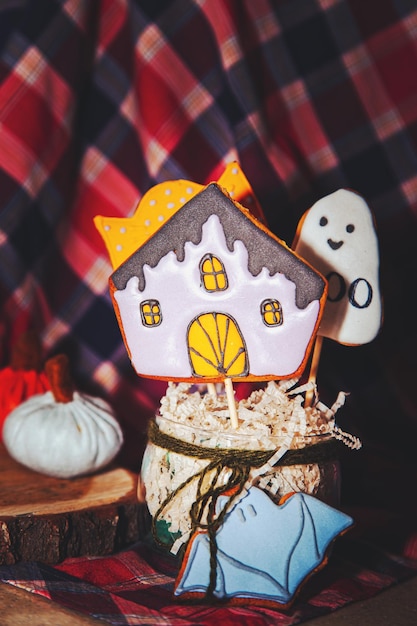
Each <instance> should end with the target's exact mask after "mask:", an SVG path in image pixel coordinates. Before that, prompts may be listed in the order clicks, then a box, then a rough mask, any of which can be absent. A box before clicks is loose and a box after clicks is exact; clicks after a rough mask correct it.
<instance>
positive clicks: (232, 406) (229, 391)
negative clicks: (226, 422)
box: [224, 378, 239, 428]
mask: <svg viewBox="0 0 417 626" xmlns="http://www.w3.org/2000/svg"><path fill="white" fill-rule="evenodd" d="M224 388H225V390H226V397H227V404H228V406H229V412H230V419H231V420H232V426H233V428H237V427H238V426H239V422H238V419H237V408H236V402H235V392H234V389H233V383H232V379H231V378H225V379H224Z"/></svg>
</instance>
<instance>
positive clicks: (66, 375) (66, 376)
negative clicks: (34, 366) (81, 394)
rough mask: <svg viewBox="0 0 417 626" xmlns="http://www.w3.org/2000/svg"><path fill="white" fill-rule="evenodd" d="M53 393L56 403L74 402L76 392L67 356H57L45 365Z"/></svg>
mask: <svg viewBox="0 0 417 626" xmlns="http://www.w3.org/2000/svg"><path fill="white" fill-rule="evenodd" d="M45 372H46V375H47V377H48V381H49V384H50V386H51V391H52V393H53V396H54V399H55V401H56V402H62V403H65V402H72V400H73V395H74V391H75V387H74V383H73V380H72V378H71V374H70V371H69V364H68V357H67V355H66V354H57V355H56V356H53V357H51V358H50V359H48V360H47V361H46V363H45Z"/></svg>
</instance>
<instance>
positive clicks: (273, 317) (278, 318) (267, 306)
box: [261, 298, 284, 326]
mask: <svg viewBox="0 0 417 626" xmlns="http://www.w3.org/2000/svg"><path fill="white" fill-rule="evenodd" d="M261 315H262V319H263V321H264V323H265V324H266V325H267V326H281V324H282V323H283V321H284V319H283V315H282V307H281V304H280V303H279V302H278V300H275V299H273V298H271V299H268V300H263V302H262V303H261Z"/></svg>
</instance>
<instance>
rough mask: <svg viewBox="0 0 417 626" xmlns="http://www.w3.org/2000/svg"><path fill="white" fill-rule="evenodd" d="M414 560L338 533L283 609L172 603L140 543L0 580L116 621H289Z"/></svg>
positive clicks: (202, 624) (375, 588)
mask: <svg viewBox="0 0 417 626" xmlns="http://www.w3.org/2000/svg"><path fill="white" fill-rule="evenodd" d="M416 567H417V565H416V564H414V566H412V565H411V564H410V563H407V562H405V561H404V560H400V559H398V558H394V557H392V556H391V555H389V554H386V553H384V552H382V551H381V550H375V549H374V548H372V547H371V546H369V545H367V544H365V543H360V542H358V543H356V542H355V543H352V542H349V541H345V540H343V539H342V540H341V541H340V542H339V543H337V544H336V546H335V549H334V552H333V554H332V556H331V559H330V562H329V564H328V565H327V567H326V568H325V569H324V570H322V571H321V572H319V573H318V574H316V575H315V576H314V577H313V578H311V579H310V580H309V581H308V582H307V583H306V585H305V586H304V587H303V589H302V591H301V594H300V596H299V597H298V599H297V601H296V603H295V604H294V606H293V607H292V608H291V609H289V610H288V611H285V612H283V611H280V610H278V606H277V610H274V609H271V608H264V607H261V606H256V605H249V604H248V606H244V607H230V606H229V607H228V606H219V607H215V606H210V605H208V604H204V603H203V604H192V603H186V604H181V603H180V602H173V601H172V590H173V576H172V574H173V572H172V571H170V569H171V570H172V567H171V566H170V564H169V563H168V562H167V561H166V559H165V558H164V557H163V556H160V555H157V554H155V553H154V552H150V551H149V550H148V549H147V547H146V546H145V545H142V544H140V545H138V546H135V547H133V548H132V549H130V550H128V551H126V552H122V553H121V554H119V555H116V556H112V557H109V558H99V559H95V558H91V557H90V558H84V559H69V560H68V561H66V562H65V563H63V564H62V565H61V566H59V567H55V568H52V567H48V566H47V565H41V564H39V563H21V564H19V565H17V566H14V567H11V568H7V567H0V580H4V581H6V582H9V583H11V584H13V585H16V586H18V587H21V588H23V589H26V590H28V591H31V592H35V593H37V594H39V595H42V596H44V597H46V598H50V599H52V600H54V601H55V602H58V603H59V604H61V605H63V606H65V607H67V608H70V609H73V610H76V611H78V612H81V613H84V614H88V615H90V616H92V617H96V618H99V619H102V620H104V621H106V622H109V623H110V624H113V626H124V625H130V626H140V625H143V626H144V625H145V624H146V625H149V624H154V625H155V626H192V625H197V626H217V625H218V624H221V625H222V626H229V624H239V625H240V626H267V625H269V624H271V625H272V624H280V625H281V626H290V625H292V624H299V623H301V622H304V621H306V620H309V619H313V618H314V617H319V616H320V615H325V614H326V613H328V612H329V611H330V610H336V609H337V608H340V607H342V606H345V605H346V604H349V603H350V602H353V601H355V600H356V601H358V600H364V599H366V598H370V597H372V596H374V595H375V594H376V593H378V592H379V591H380V590H381V589H384V588H386V587H388V586H390V585H393V584H394V583H397V582H398V581H401V580H405V579H407V578H409V577H410V576H412V575H415V573H416ZM163 572H165V573H163Z"/></svg>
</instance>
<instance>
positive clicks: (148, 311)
mask: <svg viewBox="0 0 417 626" xmlns="http://www.w3.org/2000/svg"><path fill="white" fill-rule="evenodd" d="M140 315H141V319H142V324H143V325H144V326H159V324H160V323H161V322H162V313H161V305H160V304H159V302H158V300H144V301H143V302H141V303H140Z"/></svg>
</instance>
